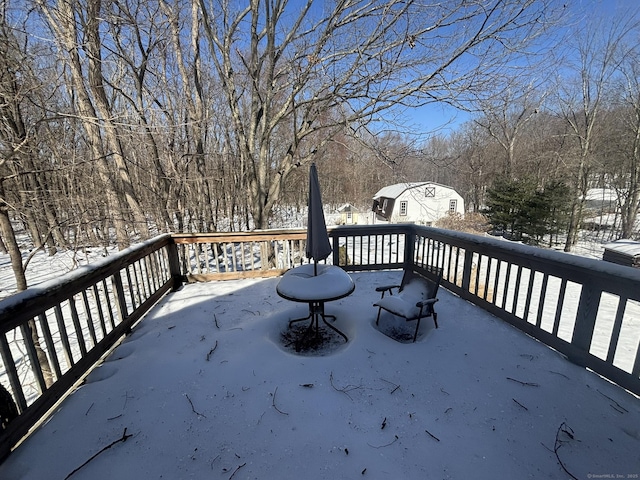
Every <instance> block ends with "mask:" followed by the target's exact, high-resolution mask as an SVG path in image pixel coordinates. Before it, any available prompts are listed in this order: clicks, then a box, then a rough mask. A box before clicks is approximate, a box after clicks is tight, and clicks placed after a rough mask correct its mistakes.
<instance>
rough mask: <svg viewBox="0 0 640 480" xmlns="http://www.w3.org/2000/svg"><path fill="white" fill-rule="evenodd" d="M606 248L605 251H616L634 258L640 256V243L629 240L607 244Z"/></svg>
mask: <svg viewBox="0 0 640 480" xmlns="http://www.w3.org/2000/svg"><path fill="white" fill-rule="evenodd" d="M604 248H605V250H615V251H616V252H619V253H623V254H625V255H629V256H633V257H635V256H640V242H635V241H633V240H629V239H622V240H616V241H615V242H610V243H607V244H606V245H605V246H604Z"/></svg>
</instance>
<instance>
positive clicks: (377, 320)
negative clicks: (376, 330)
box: [376, 307, 382, 325]
mask: <svg viewBox="0 0 640 480" xmlns="http://www.w3.org/2000/svg"><path fill="white" fill-rule="evenodd" d="M380 312H382V307H378V317H377V318H376V325H378V322H379V321H380Z"/></svg>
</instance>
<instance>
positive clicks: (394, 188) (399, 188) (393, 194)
mask: <svg viewBox="0 0 640 480" xmlns="http://www.w3.org/2000/svg"><path fill="white" fill-rule="evenodd" d="M424 185H436V186H439V187H443V188H448V189H449V190H453V188H451V187H449V186H447V185H442V184H440V183H435V182H404V183H396V184H394V185H388V186H386V187H383V188H381V189H380V190H378V192H377V193H376V194H375V195H374V196H373V198H380V197H386V198H398V197H399V196H400V195H401V194H402V193H403V192H404V191H405V190H409V189H412V188H417V187H422V186H424Z"/></svg>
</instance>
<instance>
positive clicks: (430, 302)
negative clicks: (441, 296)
mask: <svg viewBox="0 0 640 480" xmlns="http://www.w3.org/2000/svg"><path fill="white" fill-rule="evenodd" d="M437 301H438V299H437V298H428V299H427V300H422V301H420V302H418V303H416V307H418V308H422V307H426V306H427V305H433V304H434V303H436V302H437Z"/></svg>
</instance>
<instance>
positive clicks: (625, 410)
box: [596, 388, 629, 413]
mask: <svg viewBox="0 0 640 480" xmlns="http://www.w3.org/2000/svg"><path fill="white" fill-rule="evenodd" d="M596 392H598V393H599V394H600V395H602V396H603V397H605V398H608V399H609V400H611V401H612V402H613V403H615V404H616V406H617V407H618V408H615V407H614V406H613V405H611V407H613V409H614V410H617V411H619V412H620V410H623V411H624V413H629V410H627V409H626V408H624V407H623V406H622V405H620V404H619V403H618V402H616V401H615V400H614V399H613V398H611V397H610V396H609V395H605V394H604V393H602V392H601V391H600V390H598V389H597V388H596ZM620 413H623V412H620Z"/></svg>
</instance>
